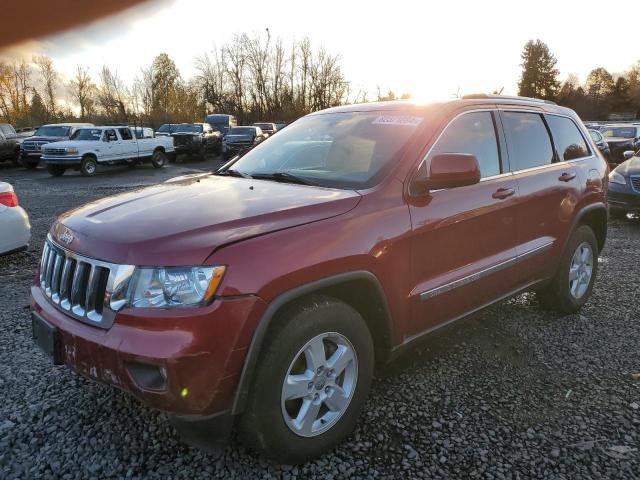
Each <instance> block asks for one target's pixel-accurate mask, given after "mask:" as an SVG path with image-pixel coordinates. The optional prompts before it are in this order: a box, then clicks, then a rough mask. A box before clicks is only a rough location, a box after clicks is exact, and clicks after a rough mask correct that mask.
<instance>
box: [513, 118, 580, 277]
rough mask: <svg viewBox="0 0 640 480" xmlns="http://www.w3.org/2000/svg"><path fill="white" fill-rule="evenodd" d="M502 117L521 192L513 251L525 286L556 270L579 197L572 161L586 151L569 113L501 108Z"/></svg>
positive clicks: (514, 172)
mask: <svg viewBox="0 0 640 480" xmlns="http://www.w3.org/2000/svg"><path fill="white" fill-rule="evenodd" d="M500 116H501V119H502V123H503V127H504V132H505V137H506V140H507V150H508V153H509V164H510V166H511V171H512V172H513V174H514V175H515V178H516V180H517V182H518V190H519V192H520V201H519V208H518V214H517V216H516V231H517V246H516V250H517V254H518V258H519V264H520V270H519V275H520V279H521V282H522V283H524V284H526V283H530V282H534V281H535V280H539V279H541V278H545V277H548V276H550V275H551V274H552V273H553V272H554V271H555V267H556V266H557V261H558V258H559V256H560V254H561V252H562V249H563V248H564V241H565V239H566V235H567V232H568V231H569V230H570V228H571V222H572V220H573V216H574V210H575V207H576V202H577V199H578V198H579V196H580V193H579V189H580V187H579V185H580V183H579V179H578V177H577V171H576V168H575V165H574V164H573V162H574V161H575V160H576V159H579V158H581V157H584V156H585V155H588V154H589V153H588V152H589V149H588V147H587V145H586V142H585V140H584V138H582V136H581V134H580V133H579V132H577V131H576V134H577V136H573V135H572V134H571V131H570V129H571V128H576V127H575V124H574V123H573V121H572V120H571V119H569V118H568V117H558V116H555V115H554V116H550V115H545V114H543V113H542V112H538V111H521V110H502V111H501V112H500ZM567 122H568V123H567ZM552 130H553V131H554V132H555V135H553V136H552V135H551V131H552ZM572 137H573V140H571V138H572Z"/></svg>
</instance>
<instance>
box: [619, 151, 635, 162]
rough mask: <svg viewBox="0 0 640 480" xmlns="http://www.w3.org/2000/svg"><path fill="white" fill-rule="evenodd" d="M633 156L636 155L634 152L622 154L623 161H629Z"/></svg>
mask: <svg viewBox="0 0 640 480" xmlns="http://www.w3.org/2000/svg"><path fill="white" fill-rule="evenodd" d="M635 154H636V152H634V151H633V150H625V151H624V153H623V154H622V156H623V157H624V159H625V160H629V159H630V158H631V157H633V156H634V155H635Z"/></svg>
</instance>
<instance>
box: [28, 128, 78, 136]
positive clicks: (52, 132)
mask: <svg viewBox="0 0 640 480" xmlns="http://www.w3.org/2000/svg"><path fill="white" fill-rule="evenodd" d="M69 130H71V127H69V126H62V125H56V126H46V125H45V126H43V127H40V128H39V129H38V130H36V135H39V136H41V137H66V136H68V135H69Z"/></svg>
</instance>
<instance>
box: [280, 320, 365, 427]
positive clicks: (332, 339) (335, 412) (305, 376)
mask: <svg viewBox="0 0 640 480" xmlns="http://www.w3.org/2000/svg"><path fill="white" fill-rule="evenodd" d="M357 381H358V361H357V357H356V351H355V349H354V348H353V345H351V342H350V341H349V340H348V339H347V338H346V337H345V336H344V335H341V334H339V333H336V332H331V333H323V334H320V335H317V336H315V337H313V338H312V339H311V340H309V341H308V342H307V343H306V344H305V345H304V346H303V347H302V348H301V349H300V350H299V351H298V353H296V355H295V357H294V359H293V361H292V362H291V365H290V366H289V369H288V371H287V374H286V375H285V378H284V381H283V385H282V395H281V407H282V415H283V417H284V420H285V423H286V424H287V426H288V427H289V429H291V431H293V432H294V433H295V434H297V435H300V436H301V437H314V436H317V435H320V434H321V433H323V432H325V431H327V430H328V429H330V428H331V427H332V426H334V425H335V424H336V423H337V422H338V420H339V419H340V417H342V415H343V414H344V413H345V411H346V410H347V408H348V407H349V403H350V402H351V399H352V398H353V394H354V392H355V390H356V383H357Z"/></svg>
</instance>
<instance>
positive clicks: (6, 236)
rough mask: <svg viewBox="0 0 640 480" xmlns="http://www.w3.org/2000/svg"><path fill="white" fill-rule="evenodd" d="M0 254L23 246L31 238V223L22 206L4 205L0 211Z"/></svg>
mask: <svg viewBox="0 0 640 480" xmlns="http://www.w3.org/2000/svg"><path fill="white" fill-rule="evenodd" d="M0 232H3V233H2V235H0V255H4V254H7V253H10V252H14V251H16V250H20V249H23V248H25V247H26V246H27V245H28V244H29V240H30V239H31V223H29V216H28V215H27V212H25V211H24V209H23V208H22V207H19V206H18V207H6V208H4V209H3V210H2V213H0Z"/></svg>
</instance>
